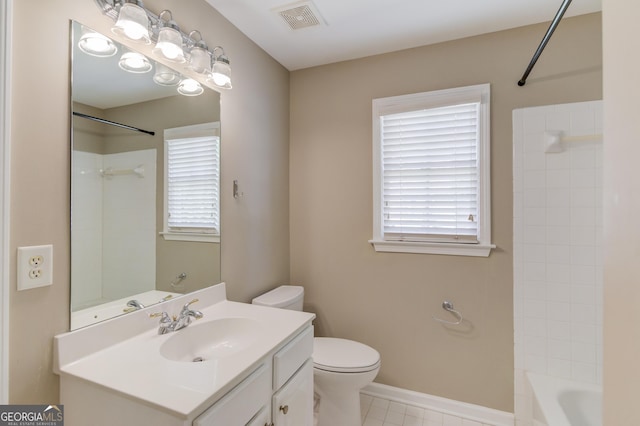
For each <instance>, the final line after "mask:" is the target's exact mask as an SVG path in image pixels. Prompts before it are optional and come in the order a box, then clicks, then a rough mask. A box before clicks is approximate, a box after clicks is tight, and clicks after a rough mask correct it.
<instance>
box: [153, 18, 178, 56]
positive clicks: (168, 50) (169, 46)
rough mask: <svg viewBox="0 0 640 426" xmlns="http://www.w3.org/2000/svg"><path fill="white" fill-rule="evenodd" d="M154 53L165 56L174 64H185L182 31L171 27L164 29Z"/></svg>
mask: <svg viewBox="0 0 640 426" xmlns="http://www.w3.org/2000/svg"><path fill="white" fill-rule="evenodd" d="M153 53H155V54H157V55H161V56H163V57H164V58H165V59H168V60H170V61H173V62H184V61H185V57H184V51H183V50H182V35H181V34H180V31H178V30H176V29H175V28H171V27H163V28H162V29H161V30H160V33H158V42H157V43H156V47H155V48H154V49H153Z"/></svg>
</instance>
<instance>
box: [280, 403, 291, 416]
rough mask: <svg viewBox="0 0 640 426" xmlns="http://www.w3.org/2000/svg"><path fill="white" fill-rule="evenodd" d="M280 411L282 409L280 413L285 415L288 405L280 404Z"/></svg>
mask: <svg viewBox="0 0 640 426" xmlns="http://www.w3.org/2000/svg"><path fill="white" fill-rule="evenodd" d="M280 411H282V413H283V414H285V415H286V414H287V413H288V412H289V406H288V405H281V406H280Z"/></svg>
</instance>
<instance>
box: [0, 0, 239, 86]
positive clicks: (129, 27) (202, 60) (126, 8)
mask: <svg viewBox="0 0 640 426" xmlns="http://www.w3.org/2000/svg"><path fill="white" fill-rule="evenodd" d="M0 1H2V0H0ZM95 2H96V4H97V5H98V7H99V8H100V9H102V12H103V13H104V14H105V15H107V16H108V17H110V18H111V19H113V20H114V21H116V24H115V25H114V27H113V28H112V31H113V32H114V33H115V34H118V35H121V36H123V37H126V38H128V39H131V40H136V41H140V42H143V43H146V44H150V43H151V42H152V41H155V42H156V45H155V47H154V48H153V53H154V54H155V55H158V56H160V57H161V58H163V59H164V60H168V61H172V62H177V63H185V62H186V63H187V64H188V65H187V66H186V68H187V69H188V70H189V71H193V72H195V73H198V74H202V75H204V76H206V81H207V83H211V84H212V85H214V86H216V87H218V88H221V89H231V65H230V61H229V58H228V57H227V55H226V54H225V52H224V49H223V48H222V47H221V46H217V47H215V48H214V49H211V50H210V49H209V48H208V47H207V44H206V42H205V41H204V40H203V39H202V35H201V34H200V31H197V30H194V31H191V32H190V33H189V34H188V35H187V34H186V33H184V32H182V31H181V30H180V28H179V27H178V25H177V24H176V22H175V21H174V20H173V16H172V14H171V11H169V10H163V11H162V12H161V13H160V15H156V14H155V13H153V12H151V11H150V10H149V9H146V8H145V7H144V6H143V4H142V2H141V1H140V0H95ZM167 18H168V19H167ZM196 34H197V36H196ZM138 72H139V71H138ZM176 74H177V73H176ZM196 78H197V77H196ZM158 79H159V80H160V81H162V80H163V77H162V73H161V75H160V76H158ZM154 80H155V78H154ZM156 82H157V81H156ZM158 84H162V83H158ZM191 84H192V83H188V84H186V85H187V86H191ZM181 93H182V92H181ZM183 94H184V93H183Z"/></svg>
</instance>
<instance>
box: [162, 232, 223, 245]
mask: <svg viewBox="0 0 640 426" xmlns="http://www.w3.org/2000/svg"><path fill="white" fill-rule="evenodd" d="M160 235H162V238H164V239H165V240H167V241H193V242H197V243H219V242H220V235H211V234H190V233H187V232H184V233H180V232H161V233H160Z"/></svg>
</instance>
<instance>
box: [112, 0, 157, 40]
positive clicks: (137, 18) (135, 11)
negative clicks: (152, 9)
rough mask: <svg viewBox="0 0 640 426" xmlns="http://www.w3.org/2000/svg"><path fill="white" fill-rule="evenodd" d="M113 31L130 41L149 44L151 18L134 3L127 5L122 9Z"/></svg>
mask: <svg viewBox="0 0 640 426" xmlns="http://www.w3.org/2000/svg"><path fill="white" fill-rule="evenodd" d="M112 31H113V32H114V33H116V34H119V35H122V36H125V37H127V38H128V39H130V40H133V41H137V42H140V43H145V44H149V43H151V38H150V37H149V17H148V16H147V12H146V11H145V10H144V9H143V8H141V7H140V6H138V5H136V4H133V3H125V4H123V5H122V7H121V8H120V13H119V14H118V20H117V21H116V24H115V26H114V27H113V28H112Z"/></svg>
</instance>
